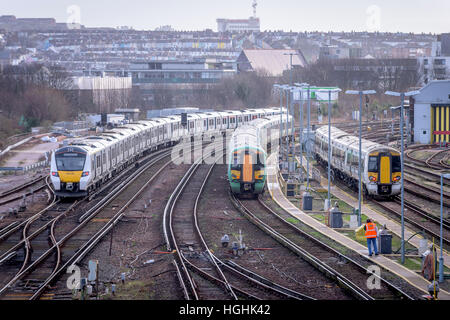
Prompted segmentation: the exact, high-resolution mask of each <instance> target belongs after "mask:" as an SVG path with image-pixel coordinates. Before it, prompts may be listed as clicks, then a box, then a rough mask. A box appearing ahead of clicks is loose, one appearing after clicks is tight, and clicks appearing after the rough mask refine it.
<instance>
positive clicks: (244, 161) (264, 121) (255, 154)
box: [228, 116, 292, 196]
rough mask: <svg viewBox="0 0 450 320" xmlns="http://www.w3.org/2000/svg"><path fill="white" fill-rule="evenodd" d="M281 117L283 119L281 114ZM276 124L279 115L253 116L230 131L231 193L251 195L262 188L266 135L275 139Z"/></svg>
mask: <svg viewBox="0 0 450 320" xmlns="http://www.w3.org/2000/svg"><path fill="white" fill-rule="evenodd" d="M291 119H292V117H291V116H289V121H291ZM282 120H283V123H285V122H286V119H285V117H283V119H282ZM279 128H280V117H279V116H268V117H265V118H259V119H258V118H256V119H255V120H253V121H251V122H249V123H247V124H245V125H243V126H241V127H239V128H237V129H236V130H235V131H234V132H233V135H232V136H231V139H230V142H229V146H228V181H229V183H230V187H231V191H232V192H233V193H234V194H236V195H252V196H255V195H257V194H260V193H262V192H263V191H264V186H265V182H266V169H265V167H266V158H267V149H268V147H269V146H270V138H269V137H271V136H272V137H276V139H278V138H279ZM289 130H291V128H289ZM273 131H275V132H273ZM290 133H292V132H290Z"/></svg>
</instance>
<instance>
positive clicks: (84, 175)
mask: <svg viewBox="0 0 450 320" xmlns="http://www.w3.org/2000/svg"><path fill="white" fill-rule="evenodd" d="M88 175H89V171H84V172H83V173H82V174H81V176H82V177H87V176H88Z"/></svg>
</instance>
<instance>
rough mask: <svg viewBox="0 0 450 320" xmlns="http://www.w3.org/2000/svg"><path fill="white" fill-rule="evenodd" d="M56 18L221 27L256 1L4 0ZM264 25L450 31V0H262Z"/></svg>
mask: <svg viewBox="0 0 450 320" xmlns="http://www.w3.org/2000/svg"><path fill="white" fill-rule="evenodd" d="M6 14H8V15H15V16H16V17H18V18H43V17H53V18H56V20H57V22H80V23H81V24H82V25H85V26H87V27H117V26H132V27H133V28H134V29H137V30H153V29H155V28H156V27H159V26H162V25H171V26H172V27H173V28H175V29H176V30H204V29H207V28H208V29H213V30H215V31H216V30H217V24H216V19H217V18H230V19H243V18H248V17H250V16H251V15H252V14H253V9H252V0H222V1H219V0H158V1H156V0H38V1H30V0H0V15H6ZM256 14H257V16H258V17H259V18H260V19H261V30H263V31H264V30H284V31H290V30H292V31H324V32H326V31H337V32H339V31H381V32H414V33H422V32H425V33H429V32H431V33H444V32H450V0H358V1H356V0H339V1H337V0H321V1H311V0H309V1H302V0H258V6H257V12H256Z"/></svg>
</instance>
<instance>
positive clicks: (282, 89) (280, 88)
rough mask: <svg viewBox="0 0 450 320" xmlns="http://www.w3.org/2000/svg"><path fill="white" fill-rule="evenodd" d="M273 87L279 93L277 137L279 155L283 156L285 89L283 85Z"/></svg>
mask: <svg viewBox="0 0 450 320" xmlns="http://www.w3.org/2000/svg"><path fill="white" fill-rule="evenodd" d="M274 87H275V88H277V89H278V90H279V92H280V137H279V146H280V153H281V155H283V150H282V146H283V93H284V89H285V87H286V86H285V85H279V84H274Z"/></svg>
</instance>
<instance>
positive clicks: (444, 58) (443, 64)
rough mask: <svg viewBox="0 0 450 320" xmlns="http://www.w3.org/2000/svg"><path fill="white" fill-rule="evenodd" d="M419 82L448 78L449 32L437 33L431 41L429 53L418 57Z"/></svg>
mask: <svg viewBox="0 0 450 320" xmlns="http://www.w3.org/2000/svg"><path fill="white" fill-rule="evenodd" d="M417 61H418V63H419V72H420V75H421V77H420V82H421V84H422V85H425V84H427V83H428V82H430V81H432V80H446V79H450V33H444V34H441V35H438V37H437V41H435V42H433V43H432V48H431V55H427V56H424V57H418V58H417Z"/></svg>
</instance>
